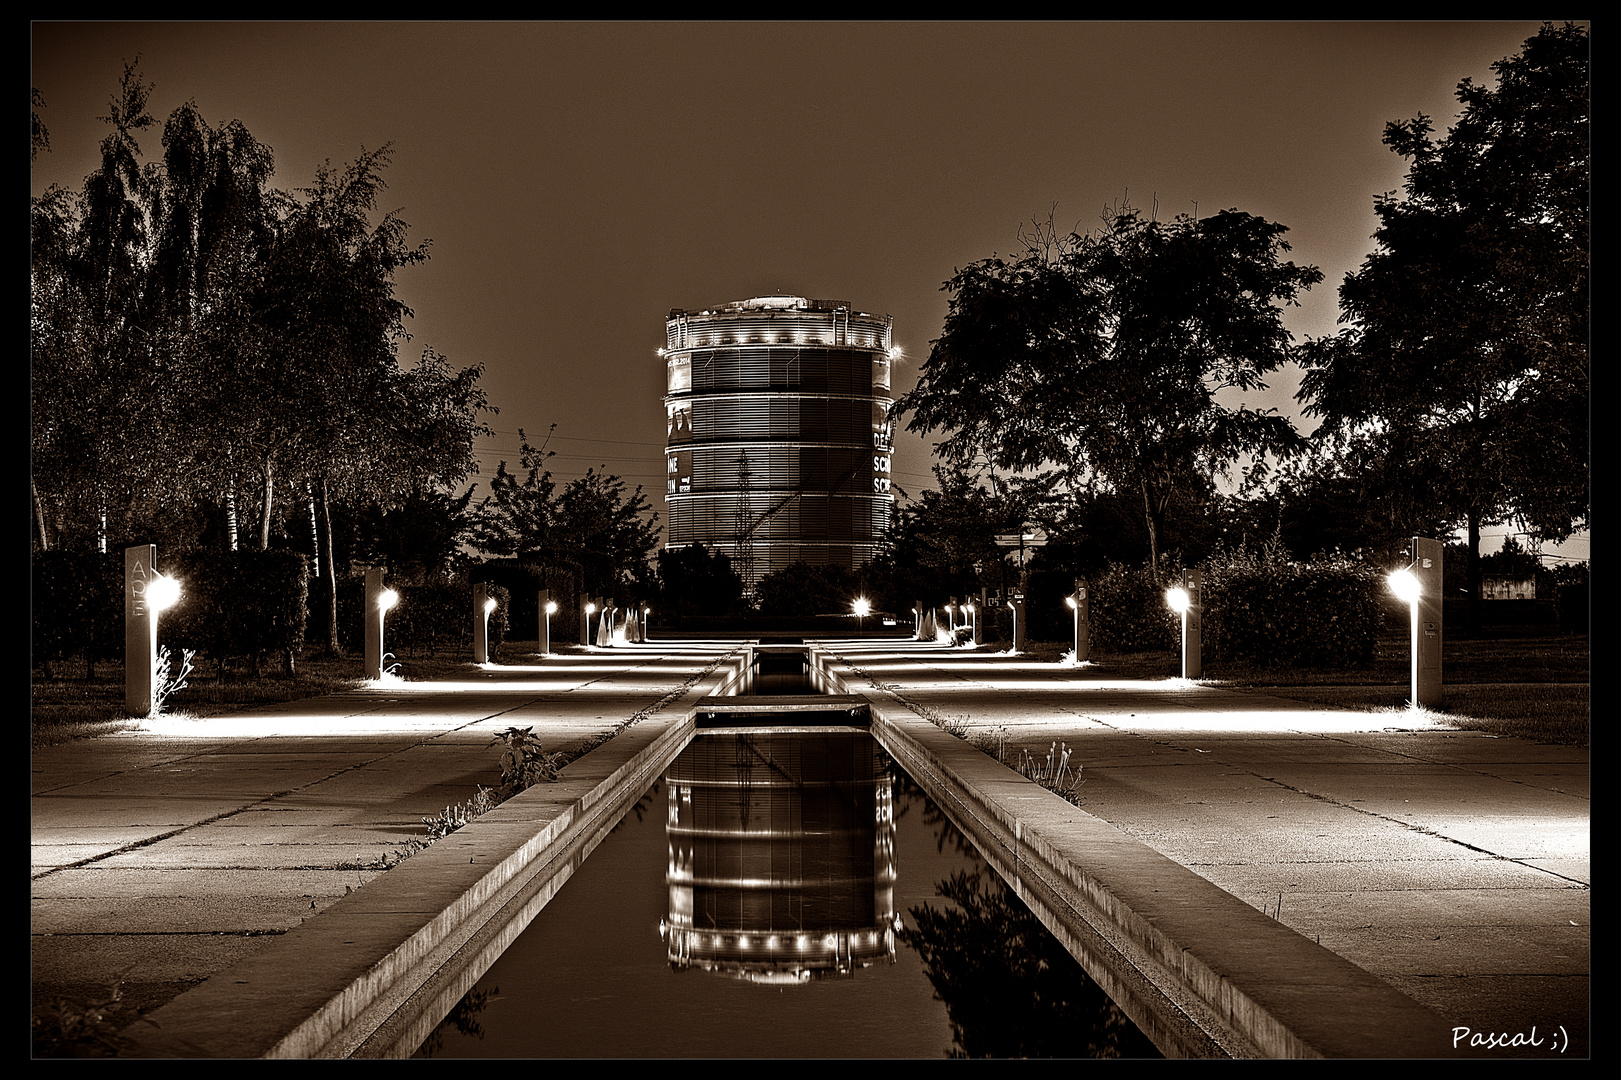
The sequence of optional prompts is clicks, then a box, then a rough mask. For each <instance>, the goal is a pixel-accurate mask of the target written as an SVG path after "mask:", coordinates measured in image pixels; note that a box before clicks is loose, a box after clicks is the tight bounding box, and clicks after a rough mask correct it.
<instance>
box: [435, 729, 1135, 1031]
mask: <svg viewBox="0 0 1621 1080" xmlns="http://www.w3.org/2000/svg"><path fill="white" fill-rule="evenodd" d="M418 1056H422V1057H454V1058H474V1057H492V1058H500V1057H504V1058H530V1059H537V1058H604V1057H630V1058H638V1057H639V1058H679V1057H699V1058H741V1057H760V1058H840V1057H890V1058H930V1057H945V1056H973V1057H1021V1056H1025V1057H1088V1056H1095V1057H1119V1056H1125V1057H1157V1056H1159V1055H1158V1053H1157V1051H1155V1050H1154V1048H1153V1046H1152V1044H1151V1043H1149V1042H1148V1040H1147V1039H1146V1038H1145V1037H1144V1036H1143V1035H1142V1034H1141V1033H1140V1032H1139V1031H1138V1030H1137V1029H1136V1027H1135V1026H1134V1025H1132V1024H1131V1022H1130V1021H1129V1020H1128V1019H1127V1018H1126V1017H1125V1015H1124V1014H1123V1013H1122V1012H1121V1011H1120V1010H1119V1009H1118V1008H1117V1007H1116V1006H1115V1005H1114V1003H1113V1002H1112V1001H1110V1000H1109V999H1108V997H1107V996H1106V995H1104V993H1103V992H1102V991H1101V990H1100V989H1098V987H1097V985H1096V984H1095V983H1093V982H1092V981H1091V979H1089V978H1088V977H1087V975H1086V973H1085V972H1084V971H1083V970H1082V969H1081V967H1080V965H1079V964H1077V963H1076V962H1075V960H1074V959H1073V958H1072V957H1071V956H1070V955H1069V954H1068V953H1067V952H1066V951H1065V950H1064V949H1063V947H1062V946H1061V945H1059V944H1058V943H1057V942H1056V941H1054V940H1053V939H1052V938H1051V936H1050V935H1048V934H1047V932H1046V930H1045V928H1044V927H1042V926H1041V924H1040V922H1039V921H1038V920H1037V919H1036V918H1035V917H1034V916H1033V915H1031V914H1030V912H1029V911H1028V909H1026V908H1025V906H1024V904H1023V903H1022V902H1021V901H1020V900H1019V899H1018V898H1017V896H1015V895H1014V894H1013V893H1012V891H1011V890H1009V889H1008V888H1007V887H1006V885H1005V884H1004V883H1003V882H1002V880H1001V878H999V877H998V876H997V875H996V873H995V872H994V871H993V870H991V869H990V868H989V867H988V866H987V865H986V864H985V863H984V862H983V861H982V860H981V859H980V857H979V855H978V853H977V852H976V851H975V850H974V849H973V847H972V845H971V844H970V843H969V842H968V841H967V840H966V839H965V838H964V837H963V836H962V834H961V833H959V832H958V831H957V829H956V827H955V826H953V825H952V824H951V822H950V821H949V820H948V819H947V818H946V817H945V816H944V815H943V814H942V813H941V812H940V811H939V810H938V808H936V807H935V806H934V804H933V803H932V802H930V801H929V800H928V799H927V798H925V797H924V796H923V794H922V793H921V791H919V790H918V789H917V788H916V787H915V786H914V785H913V784H912V782H911V781H910V779H909V778H907V777H906V775H905V774H904V773H903V772H901V771H900V770H899V769H897V768H896V767H895V765H894V763H893V762H891V761H890V759H889V758H888V755H886V754H885V753H884V752H883V750H882V748H881V747H880V746H879V745H878V744H877V742H876V741H875V740H874V739H873V738H872V736H871V735H870V734H869V733H868V732H867V731H865V730H861V729H856V728H821V729H814V730H795V731H783V730H776V729H748V730H734V731H717V732H713V733H705V734H702V735H700V736H699V737H698V738H696V739H694V740H693V742H692V744H691V745H689V746H688V747H687V749H686V750H684V751H683V752H682V754H681V756H680V757H679V758H678V759H677V760H676V761H675V763H673V764H672V765H671V767H670V769H669V770H668V771H667V772H666V774H665V775H664V777H662V778H661V779H660V780H659V781H658V782H657V783H655V784H654V785H653V787H652V789H651V790H649V791H648V792H647V793H646V794H645V795H644V796H643V797H642V798H641V799H640V801H638V802H637V803H636V804H635V806H634V807H633V808H632V810H631V811H630V812H629V813H627V814H626V816H625V818H624V820H623V821H621V823H620V824H619V826H618V827H616V828H615V830H614V832H613V833H612V835H610V836H609V837H608V838H607V839H606V840H604V841H603V843H602V845H601V846H600V847H599V848H598V849H597V850H596V851H595V852H594V853H593V854H592V855H591V857H590V858H589V859H588V860H586V862H585V864H584V865H583V866H582V867H581V868H580V869H579V870H578V871H577V872H576V873H575V874H574V876H573V877H572V878H571V879H570V880H569V881H568V883H567V884H566V885H564V887H563V888H562V890H561V891H560V892H559V893H558V895H557V896H555V897H554V898H553V899H552V900H551V902H550V903H549V904H548V905H547V906H546V908H545V909H543V910H542V911H541V912H540V914H539V915H538V916H536V918H535V920H534V921H533V922H532V923H531V924H530V925H529V926H528V928H527V929H525V931H524V932H523V934H522V935H521V936H520V937H519V938H518V939H517V941H516V942H514V944H513V945H512V946H511V947H510V948H509V949H507V951H506V952H505V954H503V955H502V956H501V958H500V959H499V960H497V961H496V963H495V964H494V965H493V966H492V967H491V968H490V970H489V971H487V972H486V973H485V975H484V977H483V979H481V980H480V981H479V983H478V984H477V985H476V986H475V987H474V988H473V989H472V990H471V991H470V992H469V993H468V994H467V995H466V996H465V997H464V998H463V999H462V1001H461V1002H460V1003H459V1004H458V1005H457V1007H456V1008H455V1009H454V1010H453V1011H452V1012H451V1014H450V1015H449V1016H448V1017H446V1019H445V1021H444V1022H443V1023H441V1024H440V1025H439V1027H438V1029H437V1030H436V1031H435V1032H434V1033H433V1035H432V1036H430V1037H429V1039H428V1041H427V1042H426V1043H425V1044H424V1045H423V1047H422V1048H421V1050H419V1052H418Z"/></svg>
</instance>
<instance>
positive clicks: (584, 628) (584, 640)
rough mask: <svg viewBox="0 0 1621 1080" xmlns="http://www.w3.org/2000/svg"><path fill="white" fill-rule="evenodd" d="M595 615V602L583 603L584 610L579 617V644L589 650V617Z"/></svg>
mask: <svg viewBox="0 0 1621 1080" xmlns="http://www.w3.org/2000/svg"><path fill="white" fill-rule="evenodd" d="M596 613H597V604H596V601H595V600H587V601H586V602H585V610H584V611H583V612H581V616H580V644H581V645H584V646H586V647H587V648H589V647H590V646H591V616H593V615H595V614H596Z"/></svg>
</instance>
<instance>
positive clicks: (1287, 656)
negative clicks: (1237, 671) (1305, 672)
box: [1203, 544, 1385, 668]
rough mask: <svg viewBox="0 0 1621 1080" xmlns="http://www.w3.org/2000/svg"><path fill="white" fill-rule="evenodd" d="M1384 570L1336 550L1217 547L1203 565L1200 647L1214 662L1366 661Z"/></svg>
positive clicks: (1378, 617)
mask: <svg viewBox="0 0 1621 1080" xmlns="http://www.w3.org/2000/svg"><path fill="white" fill-rule="evenodd" d="M1383 597H1384V581H1383V575H1382V574H1381V573H1380V571H1378V570H1377V569H1375V568H1374V567H1372V566H1369V565H1367V564H1366V563H1361V562H1357V561H1355V560H1352V559H1348V558H1345V557H1343V556H1339V555H1331V556H1319V557H1317V558H1314V559H1312V560H1311V561H1309V562H1295V561H1291V560H1289V559H1288V558H1287V556H1286V555H1284V554H1283V552H1282V549H1281V547H1279V546H1276V545H1270V544H1269V545H1267V546H1266V547H1264V548H1262V549H1261V550H1260V551H1257V552H1249V551H1247V550H1245V549H1244V548H1242V547H1241V548H1239V549H1238V550H1237V551H1232V552H1225V551H1224V552H1218V553H1217V554H1216V555H1215V556H1213V557H1212V558H1211V560H1210V561H1209V562H1208V563H1207V564H1206V566H1205V569H1204V606H1205V611H1204V621H1203V630H1204V638H1203V640H1204V650H1205V655H1206V656H1207V657H1208V658H1210V659H1216V660H1244V661H1249V662H1252V663H1259V664H1268V665H1289V666H1295V667H1329V668H1334V667H1350V666H1361V665H1366V664H1368V663H1371V662H1372V660H1373V653H1374V644H1375V642H1376V641H1377V640H1378V637H1379V633H1380V631H1381V629H1382V627H1383V625H1384V621H1385V616H1384V603H1383Z"/></svg>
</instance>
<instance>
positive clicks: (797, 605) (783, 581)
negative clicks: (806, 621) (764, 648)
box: [754, 560, 859, 615]
mask: <svg viewBox="0 0 1621 1080" xmlns="http://www.w3.org/2000/svg"><path fill="white" fill-rule="evenodd" d="M858 584H859V583H858V581H857V579H856V575H855V574H853V573H851V572H850V571H849V570H846V569H845V568H844V567H842V566H826V565H814V566H813V565H812V564H810V563H807V562H805V561H804V560H800V561H799V562H793V563H789V564H788V565H787V566H784V567H781V568H779V569H777V570H773V571H771V573H769V574H767V575H765V577H763V578H761V579H760V581H759V583H758V584H757V585H756V586H755V587H754V596H755V599H756V601H757V602H758V603H759V606H760V614H762V615H846V614H849V612H850V604H851V602H852V601H854V600H855V599H856V592H857V585H858Z"/></svg>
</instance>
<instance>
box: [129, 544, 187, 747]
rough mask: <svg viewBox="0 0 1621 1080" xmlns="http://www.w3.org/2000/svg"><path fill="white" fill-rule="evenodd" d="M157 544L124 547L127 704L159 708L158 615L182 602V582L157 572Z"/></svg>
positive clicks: (138, 709)
mask: <svg viewBox="0 0 1621 1080" xmlns="http://www.w3.org/2000/svg"><path fill="white" fill-rule="evenodd" d="M157 556H158V549H157V545H155V544H136V545H135V546H133V547H127V548H125V549H124V707H125V708H126V709H128V710H129V714H130V715H131V716H150V715H152V713H153V712H154V711H155V710H156V709H157V704H158V700H157V690H158V685H157V669H158V615H159V613H161V612H162V611H164V610H165V609H167V608H171V607H173V606H174V605H175V604H177V603H179V601H180V583H179V582H178V581H176V580H175V579H174V578H171V577H164V576H163V575H162V574H160V573H158V572H157V566H156V562H157Z"/></svg>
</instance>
